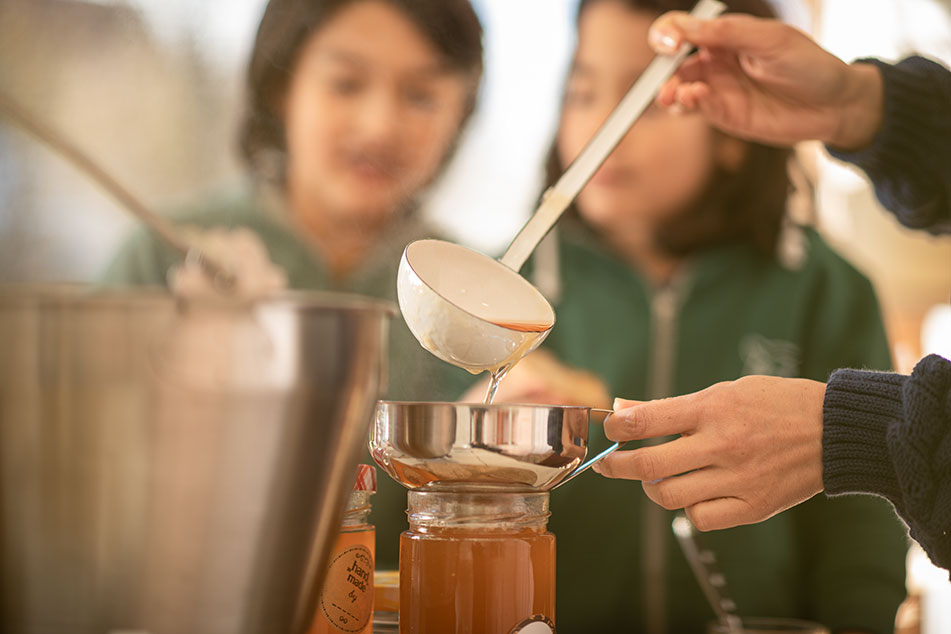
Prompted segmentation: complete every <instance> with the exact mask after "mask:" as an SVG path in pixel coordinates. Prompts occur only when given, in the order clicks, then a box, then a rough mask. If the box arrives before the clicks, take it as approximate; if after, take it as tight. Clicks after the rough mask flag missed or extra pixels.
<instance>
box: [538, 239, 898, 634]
mask: <svg viewBox="0 0 951 634" xmlns="http://www.w3.org/2000/svg"><path fill="white" fill-rule="evenodd" d="M567 229H568V227H566V231H564V232H562V234H561V235H559V236H558V237H557V238H555V237H553V238H552V241H551V242H549V244H548V245H547V246H546V247H542V248H541V250H540V251H539V252H538V253H537V254H536V257H535V259H534V273H533V277H534V278H535V279H536V280H537V281H538V282H539V283H541V282H542V280H543V279H544V280H548V282H547V286H548V287H549V288H547V289H543V290H547V291H548V292H549V293H551V294H553V295H557V296H558V297H557V301H556V315H557V317H556V319H557V320H556V323H555V327H554V328H553V330H552V333H551V335H550V336H549V337H548V339H547V341H546V343H545V345H546V346H547V347H548V348H549V349H550V350H551V351H553V352H554V353H555V354H556V355H557V356H558V357H560V358H561V360H562V361H564V362H565V363H568V364H570V365H572V366H577V367H581V368H586V369H588V370H591V371H593V372H595V373H596V374H598V375H600V376H601V377H602V378H603V379H604V380H605V381H606V382H607V384H608V386H609V390H610V392H611V393H612V394H615V395H618V396H622V397H625V398H632V399H638V400H642V399H648V398H660V397H665V396H672V395H680V394H685V393H689V392H694V391H697V390H701V389H703V388H706V387H708V386H710V385H712V384H714V383H717V382H719V381H727V380H732V379H736V378H738V377H741V376H744V375H749V374H769V375H777V376H790V377H792V376H796V377H805V378H811V379H816V380H820V381H825V380H826V379H827V377H828V376H829V373H830V372H831V371H832V370H834V369H836V368H839V367H858V368H874V369H888V368H889V366H890V354H889V349H888V344H887V341H886V337H885V333H884V329H883V326H882V318H881V314H880V311H879V307H878V304H877V301H876V298H875V295H874V292H873V290H872V287H871V285H870V283H869V282H868V280H867V279H865V278H864V277H863V276H862V275H861V274H860V273H858V272H857V271H856V270H855V269H854V268H853V267H852V266H850V265H849V264H847V263H846V262H845V261H844V260H843V259H841V258H840V257H839V256H838V255H837V254H836V253H834V252H833V251H832V250H831V249H830V248H829V247H828V246H827V245H826V244H825V243H824V242H823V241H822V240H821V239H820V238H819V236H818V235H817V234H816V233H815V232H814V231H812V230H807V229H801V228H798V227H787V229H786V230H785V231H784V237H783V239H782V240H781V244H782V248H781V249H780V250H781V251H782V252H783V253H784V256H783V257H782V258H777V259H774V260H769V259H766V258H763V257H762V256H760V255H757V254H756V253H754V252H753V250H752V249H751V248H750V247H747V246H744V245H739V244H734V245H726V246H720V247H716V248H713V249H710V250H708V251H706V252H704V253H702V254H699V255H697V256H696V257H694V258H692V261H691V262H690V263H689V265H688V266H687V268H686V270H684V271H682V273H681V274H680V275H679V276H678V277H677V278H676V279H675V281H674V282H673V283H672V284H670V285H669V286H668V287H666V288H663V289H653V288H650V287H649V285H648V284H647V283H646V282H645V280H644V279H643V278H642V277H641V276H640V275H639V273H638V272H637V271H636V270H634V269H633V268H632V267H631V266H630V265H628V264H626V263H625V262H623V261H622V260H621V259H619V258H617V257H615V256H614V255H612V254H611V253H610V252H609V251H608V250H607V249H606V247H605V246H603V245H602V244H601V243H599V242H598V240H597V239H596V238H595V237H594V235H593V234H591V233H590V232H588V231H587V230H586V229H584V228H582V227H575V228H574V229H572V230H567ZM555 241H557V245H556V242H555ZM780 260H783V261H784V262H785V264H784V263H783V262H781V261H780ZM553 271H557V272H558V274H557V275H552V272H553ZM551 280H557V281H558V284H557V285H555V286H554V287H553V286H552V285H551ZM591 436H592V442H591V447H590V448H589V455H593V454H594V453H595V452H597V451H599V450H600V449H601V448H603V447H605V446H607V444H608V443H607V442H606V441H605V440H604V438H603V433H602V432H601V429H600V426H599V425H592V431H591ZM628 448H630V446H629V447H628ZM551 507H552V515H551V519H550V521H549V528H550V530H552V531H553V532H554V533H555V535H556V540H557V552H558V555H557V557H558V559H557V562H558V572H557V604H556V605H557V615H556V623H557V629H558V632H559V634H573V633H577V634H582V633H588V632H672V633H678V634H679V633H681V632H683V633H691V632H704V631H705V627H706V624H707V623H708V622H709V621H711V620H712V619H713V618H714V613H713V611H712V610H711V608H710V607H709V606H708V604H707V602H706V601H705V600H704V597H703V595H702V594H701V590H700V587H699V586H698V584H697V582H696V581H695V579H694V577H693V575H692V574H691V571H690V569H689V568H688V565H687V563H686V560H685V558H684V555H683V554H682V552H681V550H680V548H679V545H678V543H677V542H676V540H675V539H674V538H673V534H672V532H671V528H670V527H671V520H672V519H673V517H674V514H673V513H671V512H668V511H666V510H664V509H662V508H661V507H659V506H657V505H655V504H653V503H652V502H651V501H650V500H648V499H647V497H646V496H645V495H644V493H643V490H642V488H641V486H640V485H639V483H637V482H630V481H625V480H610V479H607V478H603V477H600V476H598V475H597V474H595V473H593V472H591V473H586V474H584V475H582V476H581V477H579V478H577V479H575V480H573V481H572V482H570V483H568V484H566V485H565V486H564V487H562V488H559V489H556V490H555V491H553V492H552V498H551ZM702 539H703V540H704V541H705V543H706V545H707V546H708V547H709V548H710V549H711V550H713V551H714V553H715V554H716V557H717V560H718V562H719V567H720V569H721V571H722V572H723V573H724V575H725V578H726V580H727V583H728V587H729V593H730V595H731V596H732V598H733V599H734V601H735V603H736V605H737V609H738V611H739V613H740V614H742V615H748V616H772V617H798V618H804V619H811V620H815V621H819V622H821V623H823V624H825V625H826V626H828V627H829V628H830V629H831V630H832V631H833V632H835V631H837V630H841V629H855V630H859V631H867V632H876V633H880V634H885V633H886V632H891V631H893V627H894V621H895V613H896V610H897V608H898V605H899V604H900V603H901V601H902V600H903V598H904V596H905V585H904V582H905V567H904V562H905V553H906V548H907V541H906V532H905V528H904V527H903V525H902V523H901V522H900V521H899V520H898V519H897V517H896V516H895V514H894V511H893V509H892V508H891V507H890V506H889V504H888V503H887V502H885V501H884V500H882V499H877V498H873V497H868V496H852V497H842V498H836V499H828V498H826V497H825V496H824V495H818V496H816V497H815V498H813V499H812V500H810V501H808V502H806V503H804V504H802V505H800V506H798V507H795V508H793V509H791V510H789V511H786V512H784V513H781V514H779V515H777V516H775V517H773V518H772V519H770V520H768V521H766V522H763V523H761V524H757V525H752V526H743V527H739V528H734V529H729V530H723V531H717V532H712V533H707V534H703V535H702Z"/></svg>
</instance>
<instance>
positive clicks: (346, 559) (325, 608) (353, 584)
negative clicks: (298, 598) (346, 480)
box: [310, 464, 376, 634]
mask: <svg viewBox="0 0 951 634" xmlns="http://www.w3.org/2000/svg"><path fill="white" fill-rule="evenodd" d="M373 493H376V469H374V468H373V467H371V466H370V465H365V464H362V465H360V466H359V469H358V471H357V479H356V482H355V483H354V485H353V491H352V492H351V493H350V497H349V499H348V500H347V509H346V512H345V513H344V519H343V524H342V525H341V528H340V535H339V536H338V537H337V543H336V544H335V546H334V549H333V553H332V554H331V556H330V565H329V566H328V568H327V577H326V579H325V580H324V587H323V590H322V591H321V593H320V601H319V602H318V604H317V614H316V615H315V616H314V624H313V626H311V629H310V634H340V633H341V632H346V633H348V634H370V633H371V631H372V629H373V622H372V621H373V567H374V561H375V555H376V530H375V529H374V528H373V525H372V524H370V523H369V515H370V496H371V495H372V494H373Z"/></svg>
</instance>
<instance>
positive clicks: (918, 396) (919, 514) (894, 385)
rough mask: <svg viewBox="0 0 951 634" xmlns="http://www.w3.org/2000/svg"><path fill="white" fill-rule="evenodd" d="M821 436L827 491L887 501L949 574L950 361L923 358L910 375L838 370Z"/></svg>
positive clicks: (830, 386)
mask: <svg viewBox="0 0 951 634" xmlns="http://www.w3.org/2000/svg"><path fill="white" fill-rule="evenodd" d="M822 435H823V438H822V466H823V482H824V485H825V489H826V493H827V494H829V495H835V494H842V493H872V494H876V495H880V496H883V497H885V498H887V499H888V500H889V501H891V503H892V504H894V505H895V509H896V510H897V511H898V514H899V515H901V517H902V519H904V520H905V522H906V523H907V524H908V527H909V532H910V534H911V536H912V538H914V539H915V540H916V541H917V542H918V543H920V544H921V546H922V548H924V550H925V552H927V553H928V555H929V556H930V557H931V559H932V561H934V562H935V563H936V564H937V565H939V566H941V567H943V568H948V569H951V361H948V360H947V359H944V358H942V357H940V356H938V355H934V354H933V355H929V356H927V357H925V358H924V359H922V360H921V361H920V362H919V363H918V365H917V366H916V367H915V369H914V371H913V372H912V374H911V376H910V377H906V376H902V375H899V374H888V373H883V372H869V371H863V370H837V371H836V372H834V373H833V374H832V376H831V378H830V379H829V383H828V385H827V387H826V395H825V404H824V407H823V434H822Z"/></svg>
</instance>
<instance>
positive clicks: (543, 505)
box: [399, 485, 555, 634]
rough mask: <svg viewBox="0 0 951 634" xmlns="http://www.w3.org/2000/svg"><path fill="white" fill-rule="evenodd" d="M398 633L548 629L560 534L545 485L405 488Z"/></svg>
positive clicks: (543, 632)
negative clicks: (552, 527) (553, 527)
mask: <svg viewBox="0 0 951 634" xmlns="http://www.w3.org/2000/svg"><path fill="white" fill-rule="evenodd" d="M408 502H409V509H408V515H409V530H408V531H406V532H404V533H403V534H402V535H401V537H400V619H399V631H400V634H462V633H463V632H501V633H505V634H512V633H520V632H524V633H526V634H527V633H532V634H550V633H551V632H554V627H555V625H554V619H555V536H554V535H553V534H552V533H550V532H548V530H547V525H548V516H549V511H548V493H547V492H543V491H535V490H525V489H520V488H513V487H504V486H498V487H496V486H475V485H467V486H465V487H458V486H447V487H440V486H439V485H435V486H434V485H430V486H429V487H427V488H425V489H418V490H412V491H410V492H409V494H408Z"/></svg>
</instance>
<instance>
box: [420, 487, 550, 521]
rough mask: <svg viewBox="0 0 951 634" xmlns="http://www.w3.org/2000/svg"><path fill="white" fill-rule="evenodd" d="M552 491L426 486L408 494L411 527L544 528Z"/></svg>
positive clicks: (515, 488)
mask: <svg viewBox="0 0 951 634" xmlns="http://www.w3.org/2000/svg"><path fill="white" fill-rule="evenodd" d="M549 498H550V494H549V493H548V492H547V491H538V490H535V489H525V488H517V487H506V486H495V485H481V486H478V487H458V486H453V487H444V486H443V487H426V488H424V489H414V490H411V491H409V493H408V494H407V501H408V505H409V507H408V509H407V511H406V513H407V516H408V518H409V523H410V528H411V529H413V530H416V531H418V532H420V533H425V532H427V531H429V530H437V531H438V530H440V529H447V528H456V529H461V530H466V531H479V532H491V533H504V532H511V531H519V530H523V529H530V528H531V529H541V530H544V529H545V527H546V526H547V523H548V517H549V516H550V515H551V512H550V511H549Z"/></svg>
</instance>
